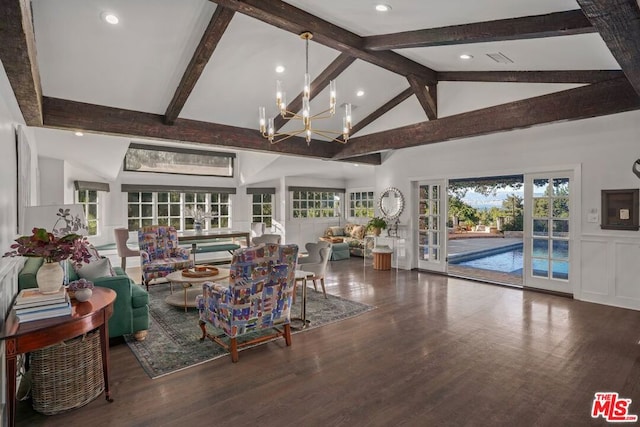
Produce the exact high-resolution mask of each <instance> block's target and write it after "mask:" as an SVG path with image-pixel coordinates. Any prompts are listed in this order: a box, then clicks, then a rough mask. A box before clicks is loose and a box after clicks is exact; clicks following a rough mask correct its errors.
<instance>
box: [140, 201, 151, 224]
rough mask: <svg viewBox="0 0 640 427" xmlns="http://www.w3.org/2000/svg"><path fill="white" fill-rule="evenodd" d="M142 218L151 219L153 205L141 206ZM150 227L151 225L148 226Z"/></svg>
mask: <svg viewBox="0 0 640 427" xmlns="http://www.w3.org/2000/svg"><path fill="white" fill-rule="evenodd" d="M142 216H143V217H152V216H153V205H142ZM149 225H151V224H149Z"/></svg>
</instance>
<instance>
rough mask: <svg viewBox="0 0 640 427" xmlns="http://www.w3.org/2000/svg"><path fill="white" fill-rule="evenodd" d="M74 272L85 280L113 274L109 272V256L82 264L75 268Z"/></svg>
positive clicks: (110, 270)
mask: <svg viewBox="0 0 640 427" xmlns="http://www.w3.org/2000/svg"><path fill="white" fill-rule="evenodd" d="M76 272H77V273H78V276H80V277H81V278H83V279H87V280H95V279H97V278H99V277H109V276H113V274H111V272H112V269H111V262H110V261H109V258H102V259H99V260H95V261H92V262H90V263H88V264H82V267H80V268H79V269H77V270H76Z"/></svg>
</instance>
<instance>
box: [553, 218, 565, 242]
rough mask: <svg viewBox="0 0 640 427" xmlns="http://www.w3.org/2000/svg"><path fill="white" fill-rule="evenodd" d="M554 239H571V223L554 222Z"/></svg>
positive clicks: (563, 221)
mask: <svg viewBox="0 0 640 427" xmlns="http://www.w3.org/2000/svg"><path fill="white" fill-rule="evenodd" d="M552 236H553V237H567V238H568V237H569V221H567V220H553V233H552Z"/></svg>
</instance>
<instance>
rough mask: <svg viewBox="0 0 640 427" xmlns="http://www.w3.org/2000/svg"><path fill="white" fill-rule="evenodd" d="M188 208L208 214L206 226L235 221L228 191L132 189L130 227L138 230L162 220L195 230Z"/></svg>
mask: <svg viewBox="0 0 640 427" xmlns="http://www.w3.org/2000/svg"><path fill="white" fill-rule="evenodd" d="M186 208H191V209H194V210H196V211H197V210H199V211H201V212H203V213H204V214H205V217H206V218H204V220H203V222H202V227H203V229H205V230H207V229H209V230H210V229H219V228H229V226H230V224H231V198H230V197H229V194H226V193H177V192H128V193H127V223H128V228H129V230H130V231H135V230H138V229H140V228H141V227H144V226H149V225H153V224H158V225H170V226H173V227H175V229H176V230H193V229H194V219H193V218H192V217H186V216H185V209H186Z"/></svg>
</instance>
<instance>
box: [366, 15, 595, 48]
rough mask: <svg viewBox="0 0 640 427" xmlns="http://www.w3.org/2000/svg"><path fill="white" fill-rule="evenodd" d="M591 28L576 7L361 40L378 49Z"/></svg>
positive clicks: (528, 36) (538, 35) (571, 32)
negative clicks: (561, 10) (543, 13)
mask: <svg viewBox="0 0 640 427" xmlns="http://www.w3.org/2000/svg"><path fill="white" fill-rule="evenodd" d="M595 31H596V30H595V29H594V28H593V26H592V25H591V23H590V22H589V20H588V19H587V18H586V17H585V16H584V14H583V13H582V11H581V10H580V9H577V10H569V11H565V12H555V13H549V14H546V15H535V16H525V17H521V18H511V19H499V20H496V21H488V22H474V23H472V24H463V25H452V26H449V27H440V28H428V29H423V30H414V31H405V32H401V33H393V34H383V35H377V36H369V37H365V39H364V48H365V49H369V50H373V51H382V50H390V49H406V48H413V47H431V46H446V45H454V44H469V43H486V42H495V41H502V40H517V39H520V40H521V39H535V38H543V37H556V36H569V35H574V34H584V33H593V32H595Z"/></svg>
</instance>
